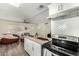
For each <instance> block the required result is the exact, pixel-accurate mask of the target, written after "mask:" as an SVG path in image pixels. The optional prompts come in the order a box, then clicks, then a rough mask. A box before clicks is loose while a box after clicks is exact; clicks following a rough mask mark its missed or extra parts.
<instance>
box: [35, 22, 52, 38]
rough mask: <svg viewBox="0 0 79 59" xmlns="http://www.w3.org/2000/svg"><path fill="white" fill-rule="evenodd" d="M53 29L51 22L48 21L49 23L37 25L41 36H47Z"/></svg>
mask: <svg viewBox="0 0 79 59" xmlns="http://www.w3.org/2000/svg"><path fill="white" fill-rule="evenodd" d="M50 31H51V24H50V22H48V24H45V23H40V24H38V26H37V33H38V35H39V36H42V37H47V34H48V33H50Z"/></svg>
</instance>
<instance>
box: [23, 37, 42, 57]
mask: <svg viewBox="0 0 79 59" xmlns="http://www.w3.org/2000/svg"><path fill="white" fill-rule="evenodd" d="M24 49H25V50H26V52H27V53H28V54H29V55H31V56H41V45H40V44H38V43H36V42H34V41H32V40H30V39H27V38H25V39H24Z"/></svg>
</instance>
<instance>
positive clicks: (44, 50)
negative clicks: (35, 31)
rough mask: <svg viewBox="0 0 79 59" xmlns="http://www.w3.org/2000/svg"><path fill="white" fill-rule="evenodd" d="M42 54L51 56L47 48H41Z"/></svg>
mask: <svg viewBox="0 0 79 59" xmlns="http://www.w3.org/2000/svg"><path fill="white" fill-rule="evenodd" d="M43 56H52V52H51V51H49V50H48V49H46V48H44V49H43Z"/></svg>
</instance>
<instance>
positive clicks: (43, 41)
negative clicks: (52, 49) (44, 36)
mask: <svg viewBox="0 0 79 59" xmlns="http://www.w3.org/2000/svg"><path fill="white" fill-rule="evenodd" d="M25 38H28V39H29V40H32V41H34V42H36V43H38V44H40V45H42V44H44V43H46V42H48V40H40V39H37V38H35V37H29V36H26V37H25Z"/></svg>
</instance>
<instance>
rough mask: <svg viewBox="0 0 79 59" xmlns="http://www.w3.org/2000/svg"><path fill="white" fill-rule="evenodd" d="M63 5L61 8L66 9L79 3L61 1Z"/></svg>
mask: <svg viewBox="0 0 79 59" xmlns="http://www.w3.org/2000/svg"><path fill="white" fill-rule="evenodd" d="M61 4H62V5H63V7H62V8H63V9H62V10H68V9H71V8H74V7H77V6H79V3H61Z"/></svg>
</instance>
